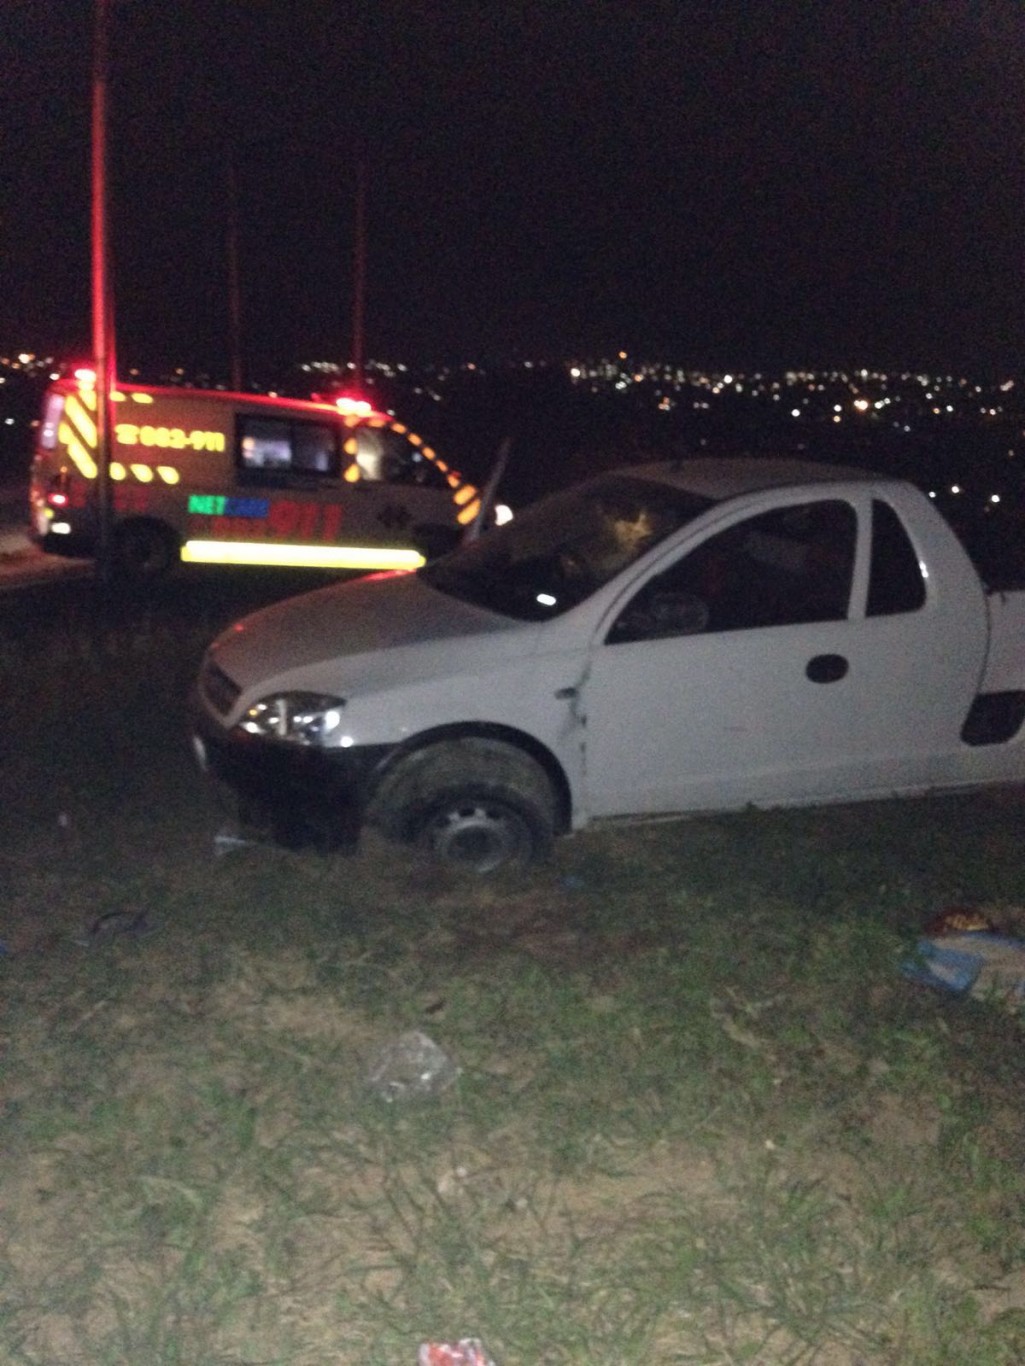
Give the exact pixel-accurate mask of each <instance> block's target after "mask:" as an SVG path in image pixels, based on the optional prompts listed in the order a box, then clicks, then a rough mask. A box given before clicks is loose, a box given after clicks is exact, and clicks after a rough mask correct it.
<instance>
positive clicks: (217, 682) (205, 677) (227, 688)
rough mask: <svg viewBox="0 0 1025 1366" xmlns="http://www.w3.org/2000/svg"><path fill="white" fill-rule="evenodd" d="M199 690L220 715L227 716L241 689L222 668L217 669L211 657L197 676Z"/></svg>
mask: <svg viewBox="0 0 1025 1366" xmlns="http://www.w3.org/2000/svg"><path fill="white" fill-rule="evenodd" d="M199 690H200V692H201V693H202V694H203V696H204V697H205V698H206V700H207V701H208V702H209V703H210V705H211V707H213V709H214V711H216V712H218V713H219V714H220V715H221V716H227V714H228V712H229V711H231V709H232V707H233V706H234V705H235V702H236V699H237V698H238V695H239V693H240V692H241V691H242V689H241V688H240V687H239V686H238V684H237V683H236V682H234V680H232V679H230V678H229V677H228V675H227V674H226V673H225V672H224V670H223V669H219V668H218V667H217V665H216V664H215V663H214V662H213V660H212V659H208V660H207V661H206V662H205V663H204V665H203V669H202V672H201V673H200V676H199Z"/></svg>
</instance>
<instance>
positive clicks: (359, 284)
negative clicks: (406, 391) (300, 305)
mask: <svg viewBox="0 0 1025 1366" xmlns="http://www.w3.org/2000/svg"><path fill="white" fill-rule="evenodd" d="M355 237H356V241H355V247H354V250H353V270H352V276H353V280H352V377H353V382H354V384H353V387H354V388H355V390H356V392H357V393H359V394H362V392H363V373H364V354H363V352H364V313H365V311H366V289H367V159H366V156H365V154H364V152H363V149H362V148H361V149H360V153H359V160H358V162H357V163H356V233H355Z"/></svg>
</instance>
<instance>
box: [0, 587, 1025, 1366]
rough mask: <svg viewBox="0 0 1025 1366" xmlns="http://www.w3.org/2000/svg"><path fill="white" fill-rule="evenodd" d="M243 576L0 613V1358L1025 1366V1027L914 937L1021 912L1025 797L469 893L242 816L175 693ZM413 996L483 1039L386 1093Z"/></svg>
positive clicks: (719, 839)
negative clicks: (952, 922) (220, 802)
mask: <svg viewBox="0 0 1025 1366" xmlns="http://www.w3.org/2000/svg"><path fill="white" fill-rule="evenodd" d="M9 601H10V602H12V603H13V601H14V600H13V599H10V600H9ZM197 604H206V605H205V606H203V607H201V608H200V607H197ZM237 605H238V604H237V600H236V599H235V598H233V597H232V596H231V595H230V594H221V595H220V596H217V594H213V595H211V594H209V593H207V592H206V591H205V590H204V591H203V592H200V593H199V596H197V597H193V598H191V599H190V598H178V597H175V596H174V595H170V596H168V598H167V600H166V601H164V602H158V603H156V604H152V603H150V604H144V603H137V602H131V601H127V602H123V603H120V604H116V605H114V607H111V608H106V609H103V608H100V607H97V606H96V604H94V603H91V602H90V601H88V600H87V599H86V598H83V599H81V600H79V601H78V603H77V606H75V607H74V608H73V609H66V608H62V609H60V610H59V611H57V610H55V611H54V612H53V613H52V614H45V613H41V612H40V611H39V610H38V609H33V611H32V612H29V610H28V609H24V610H22V611H21V615H18V613H17V612H15V611H13V610H12V611H11V612H9V613H8V614H7V616H6V618H5V619H4V625H0V686H2V689H3V697H4V712H5V722H4V756H3V769H2V772H3V789H2V791H3V801H2V803H0V850H2V853H0V879H2V882H0V886H2V901H0V907H2V920H0V939H2V940H3V942H4V945H5V946H6V950H7V954H6V956H5V957H4V958H2V959H0V978H2V998H3V1015H2V1020H0V1067H2V1082H0V1152H2V1154H3V1156H2V1162H3V1169H2V1176H0V1360H3V1361H4V1362H8V1361H9V1362H15V1363H17V1362H24V1363H32V1366H64V1364H65V1363H68V1364H69V1366H70V1364H71V1363H83V1366H105V1364H106V1363H130V1364H131V1366H172V1364H174V1366H208V1364H209V1366H214V1364H215V1363H216V1364H217V1366H222V1364H223V1363H238V1364H239V1366H241V1364H242V1363H251V1364H252V1366H256V1363H288V1364H289V1366H335V1364H336V1363H337V1366H364V1364H367V1366H371V1364H372V1366H413V1363H414V1362H415V1360H416V1354H417V1347H418V1345H419V1343H420V1342H421V1341H424V1340H427V1339H435V1340H442V1339H444V1340H452V1339H456V1338H460V1337H465V1336H474V1337H479V1338H481V1339H482V1340H483V1341H484V1342H485V1344H486V1345H487V1347H488V1349H489V1351H490V1352H491V1354H492V1355H493V1356H494V1358H495V1360H496V1361H497V1362H498V1363H499V1366H556V1364H558V1366H562V1363H579V1366H585V1364H593V1363H598V1364H600V1366H605V1364H606V1363H608V1364H609V1366H614V1364H616V1363H627V1364H630V1363H657V1364H658V1366H669V1364H670V1363H683V1362H697V1363H707V1364H709V1366H711V1364H713V1363H716V1364H717V1363H740V1362H745V1363H798V1362H802V1363H804V1362H807V1363H812V1362H816V1363H824V1364H825V1366H841V1364H842V1366H856V1363H862V1366H875V1364H876V1363H892V1364H893V1366H905V1364H910V1366H931V1364H932V1363H949V1366H963V1364H964V1363H979V1364H980V1366H988V1364H989V1363H993V1366H996V1363H1004V1364H1006V1366H1011V1364H1012V1363H1020V1362H1021V1361H1022V1360H1025V1167H1023V1158H1025V1136H1023V1127H1022V1096H1023V1088H1022V1084H1023V1081H1025V1060H1023V1050H1022V1029H1021V1024H1020V1022H1019V1020H1018V1019H1017V1018H1016V1017H1015V1016H1013V1015H1010V1014H1008V1013H1007V1012H1006V1011H1005V1010H1003V1009H999V1008H997V1007H996V1006H994V1005H992V1004H989V1003H984V1002H978V1001H972V1000H961V999H959V998H955V997H948V996H943V995H939V994H934V993H932V992H930V991H929V990H927V989H925V988H921V987H916V986H913V985H911V984H910V983H908V982H907V981H905V980H904V979H903V978H902V977H901V976H900V975H899V972H898V964H899V962H900V959H901V957H902V955H903V954H904V952H905V951H906V949H907V948H908V946H909V945H910V944H912V943H913V942H914V940H915V938H916V935H917V933H918V931H919V929H920V927H921V926H922V925H923V924H924V923H925V922H926V921H927V920H929V919H930V918H931V916H933V915H934V914H935V913H936V912H937V911H939V910H942V909H944V908H946V907H949V906H951V905H963V904H979V905H985V906H987V907H989V908H990V909H991V913H992V914H993V915H994V916H995V917H997V918H998V919H999V920H1000V921H1001V922H1002V923H1004V924H1006V925H1007V926H1009V927H1010V928H1018V927H1023V926H1025V910H1023V909H1022V907H1023V906H1025V863H1023V857H1022V846H1021V829H1022V814H1023V797H1022V795H1021V794H1018V793H1003V794H999V795H988V796H973V797H961V798H956V799H952V798H947V799H943V800H935V801H921V802H906V803H901V804H897V803H885V804H879V805H874V806H862V807H848V808H837V809H830V810H827V811H811V812H789V813H783V812H775V813H746V814H742V815H737V816H730V817H721V818H708V819H701V820H694V821H690V822H677V823H673V822H668V823H664V824H656V825H647V826H635V827H620V828H618V829H607V830H599V831H594V832H589V833H587V834H586V835H581V836H577V837H575V838H574V839H572V840H568V841H565V842H563V843H562V844H561V845H560V846H559V848H558V850H557V852H556V856H555V858H554V860H553V861H552V862H551V863H550V864H548V865H547V866H545V867H542V868H540V869H538V870H535V871H533V872H531V873H529V874H526V875H521V876H520V877H518V878H516V879H513V878H505V879H499V880H483V881H479V882H470V883H467V882H460V881H457V880H454V879H452V878H451V877H449V876H448V875H445V874H441V873H439V872H437V871H435V870H434V869H432V868H430V867H428V866H426V865H424V864H422V863H421V862H420V861H419V860H418V858H417V856H416V855H415V854H414V853H412V852H410V851H405V850H398V851H397V850H395V849H394V848H391V847H386V846H383V845H381V844H379V843H377V842H376V841H375V840H370V841H368V842H367V844H366V846H365V848H364V849H363V851H362V852H361V853H360V854H359V855H358V856H356V857H352V858H342V857H339V858H330V859H329V858H322V857H320V856H317V855H314V854H308V855H307V854H298V853H289V852H286V851H282V850H277V849H273V848H265V847H261V846H225V844H224V842H223V841H222V842H221V843H218V842H217V841H216V839H215V837H216V836H217V835H218V833H221V832H223V831H224V830H225V829H226V828H227V820H226V816H225V813H224V812H222V811H220V810H219V809H218V808H217V807H216V806H215V805H214V804H213V803H212V801H211V800H210V798H209V796H208V794H207V793H206V792H205V791H204V789H203V787H202V785H201V783H200V781H199V778H198V775H197V774H196V773H195V771H194V769H193V765H192V762H191V757H190V754H189V751H188V746H187V743H186V724H185V702H184V699H185V695H186V692H187V688H188V683H189V680H190V678H191V676H192V673H193V671H194V668H195V664H196V661H197V659H198V655H199V652H200V650H201V648H202V646H203V644H204V643H205V640H206V638H207V637H208V636H209V635H210V634H212V633H213V631H214V630H215V629H216V628H217V627H218V625H219V624H220V620H221V619H222V618H223V617H224V615H225V613H228V614H230V612H231V611H232V610H233V609H234V607H235V606H237ZM410 1030H420V1031H423V1032H425V1033H426V1034H427V1035H429V1036H430V1038H431V1039H433V1040H434V1041H435V1042H436V1043H437V1044H438V1045H439V1046H440V1047H441V1048H442V1049H444V1050H445V1052H446V1053H447V1054H448V1055H449V1057H450V1058H451V1059H452V1060H453V1061H454V1062H455V1063H456V1065H457V1066H458V1068H459V1069H460V1070H459V1074H458V1076H457V1078H456V1079H455V1081H454V1083H453V1084H451V1085H450V1086H449V1087H447V1089H445V1090H443V1091H441V1092H439V1093H436V1094H431V1095H428V1096H426V1097H422V1098H415V1099H409V1100H402V1099H399V1100H396V1101H394V1102H393V1103H387V1102H385V1101H384V1100H382V1099H381V1098H380V1096H379V1095H378V1094H376V1093H375V1091H374V1090H373V1089H372V1088H371V1087H370V1086H369V1085H368V1084H367V1076H368V1070H369V1069H370V1068H371V1065H372V1063H373V1060H374V1058H375V1056H376V1054H377V1053H378V1051H379V1050H380V1049H382V1048H383V1047H385V1046H387V1045H388V1044H390V1043H392V1042H393V1041H394V1040H395V1039H397V1038H398V1037H400V1036H401V1035H403V1034H404V1033H406V1032H407V1031H410Z"/></svg>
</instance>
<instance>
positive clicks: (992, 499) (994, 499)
mask: <svg viewBox="0 0 1025 1366" xmlns="http://www.w3.org/2000/svg"><path fill="white" fill-rule="evenodd" d="M989 501H990V502H991V503H999V502H1000V494H999V493H991V494H990V495H989Z"/></svg>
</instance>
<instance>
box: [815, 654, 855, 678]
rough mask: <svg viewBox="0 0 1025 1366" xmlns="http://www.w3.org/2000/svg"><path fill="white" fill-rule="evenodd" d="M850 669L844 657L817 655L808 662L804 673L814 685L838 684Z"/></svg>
mask: <svg viewBox="0 0 1025 1366" xmlns="http://www.w3.org/2000/svg"><path fill="white" fill-rule="evenodd" d="M849 667H850V665H849V664H848V663H847V661H846V659H844V657H843V655H815V657H814V658H813V659H809V660H808V666H807V668H806V669H805V671H804V673H805V677H806V678H809V679H811V681H812V682H813V683H838V682H839V681H840V679H841V678H844V677H845V676H846V674H847V670H848V668H849Z"/></svg>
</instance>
